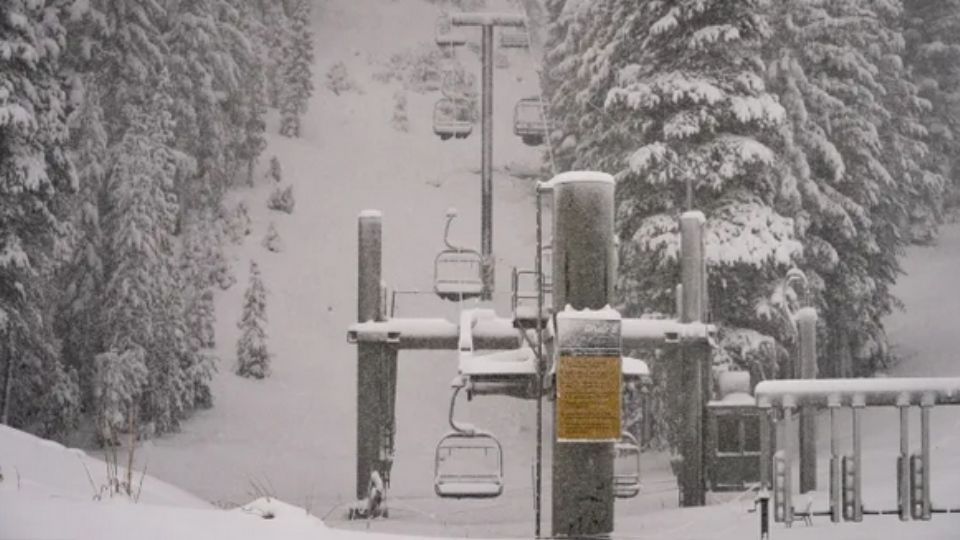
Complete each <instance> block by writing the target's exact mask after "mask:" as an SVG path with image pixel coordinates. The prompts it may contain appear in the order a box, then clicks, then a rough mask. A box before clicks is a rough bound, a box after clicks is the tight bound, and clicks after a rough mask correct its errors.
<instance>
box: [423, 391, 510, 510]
mask: <svg viewBox="0 0 960 540" xmlns="http://www.w3.org/2000/svg"><path fill="white" fill-rule="evenodd" d="M451 386H452V387H453V396H452V397H451V398H450V415H449V422H450V427H451V429H452V430H451V431H449V432H448V433H447V434H446V435H444V436H443V437H442V438H441V439H440V441H439V442H438V443H437V448H436V452H435V454H434V477H433V488H434V492H435V493H436V494H437V496H439V497H443V498H453V499H468V498H469V499H487V498H492V497H497V496H499V495H500V494H501V493H503V447H502V446H501V444H500V441H498V440H497V438H496V437H494V436H493V434H491V433H489V432H486V431H483V430H479V429H477V428H475V427H473V426H472V425H469V424H457V423H456V422H455V421H454V419H453V412H454V407H455V406H456V402H457V394H459V393H460V390H461V389H463V388H464V387H465V386H466V382H465V381H464V380H463V377H461V376H459V375H458V376H456V377H454V379H453V381H452V383H451Z"/></svg>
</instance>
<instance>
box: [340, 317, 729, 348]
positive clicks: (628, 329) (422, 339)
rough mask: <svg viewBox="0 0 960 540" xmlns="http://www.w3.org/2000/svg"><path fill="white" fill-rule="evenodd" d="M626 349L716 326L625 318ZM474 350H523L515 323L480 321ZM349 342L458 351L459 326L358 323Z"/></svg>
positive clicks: (693, 336)
mask: <svg viewBox="0 0 960 540" xmlns="http://www.w3.org/2000/svg"><path fill="white" fill-rule="evenodd" d="M621 332H622V339H623V348H624V349H650V348H655V347H661V346H663V345H667V344H671V343H680V342H697V341H709V340H711V339H712V338H713V337H714V336H715V335H716V327H714V326H713V325H710V324H703V323H681V322H678V321H676V320H664V319H623V320H622V325H621ZM471 334H472V337H473V348H474V349H475V350H506V349H516V348H517V347H520V345H521V343H520V337H519V334H518V333H517V330H516V328H514V327H513V320H512V319H506V318H500V317H490V318H480V319H477V321H476V323H475V324H474V326H473V330H472V332H471ZM347 341H348V342H350V343H367V342H373V343H392V344H395V345H396V347H397V348H398V349H411V350H413V349H424V350H430V349H434V350H444V349H446V350H451V351H455V350H458V349H459V345H460V343H459V341H460V329H459V325H457V324H456V323H453V322H451V321H448V320H447V319H441V318H423V319H389V320H386V321H367V322H363V323H357V324H354V325H352V326H350V328H349V329H348V330H347Z"/></svg>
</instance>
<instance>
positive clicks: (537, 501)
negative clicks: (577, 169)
mask: <svg viewBox="0 0 960 540" xmlns="http://www.w3.org/2000/svg"><path fill="white" fill-rule="evenodd" d="M542 202H543V201H542V193H541V191H540V190H537V260H536V262H535V270H536V272H537V454H536V464H535V472H534V488H533V489H534V499H533V514H534V516H533V535H534V538H540V508H541V504H542V503H541V498H542V497H543V372H544V370H545V368H546V366H544V358H543V302H544V298H543V205H542Z"/></svg>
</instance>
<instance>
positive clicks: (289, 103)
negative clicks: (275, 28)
mask: <svg viewBox="0 0 960 540" xmlns="http://www.w3.org/2000/svg"><path fill="white" fill-rule="evenodd" d="M291 19H292V23H293V26H292V28H291V31H290V37H289V39H288V40H287V42H286V46H285V49H284V51H285V52H284V56H283V64H282V70H281V73H280V75H281V77H282V81H283V82H282V89H281V92H280V134H281V135H285V136H287V137H299V136H300V117H301V116H303V114H304V113H305V112H307V103H308V101H309V100H310V96H311V94H313V82H312V80H311V70H312V68H313V35H312V33H311V31H310V2H309V1H307V0H297V2H296V4H295V8H294V10H293V15H292V17H291Z"/></svg>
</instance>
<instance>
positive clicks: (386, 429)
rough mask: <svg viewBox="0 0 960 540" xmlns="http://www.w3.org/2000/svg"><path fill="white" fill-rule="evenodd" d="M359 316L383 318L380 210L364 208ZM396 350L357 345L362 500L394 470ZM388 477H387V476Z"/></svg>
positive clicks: (381, 345) (360, 230)
mask: <svg viewBox="0 0 960 540" xmlns="http://www.w3.org/2000/svg"><path fill="white" fill-rule="evenodd" d="M358 224H359V227H358V253H357V275H358V280H357V321H358V322H367V321H377V320H381V319H382V318H383V308H382V297H381V294H380V278H381V253H382V239H381V224H382V217H381V215H380V212H377V211H375V210H364V211H363V212H361V213H360V216H359V218H358ZM396 362H397V352H396V349H392V348H391V347H390V346H389V345H387V344H384V343H365V342H361V343H358V344H357V483H356V496H357V498H358V499H361V498H364V497H366V496H367V495H368V490H369V487H370V474H371V472H373V471H375V470H379V472H380V473H381V476H385V475H386V474H388V473H389V463H390V460H391V459H392V456H390V455H387V454H388V453H389V450H390V449H391V448H392V446H393V436H394V403H395V400H396V378H397V366H396ZM383 480H385V481H386V480H387V478H383Z"/></svg>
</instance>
